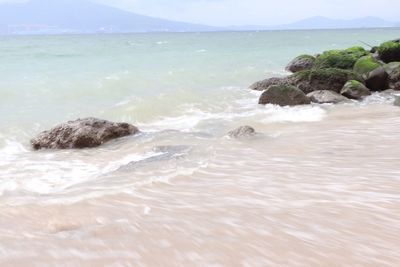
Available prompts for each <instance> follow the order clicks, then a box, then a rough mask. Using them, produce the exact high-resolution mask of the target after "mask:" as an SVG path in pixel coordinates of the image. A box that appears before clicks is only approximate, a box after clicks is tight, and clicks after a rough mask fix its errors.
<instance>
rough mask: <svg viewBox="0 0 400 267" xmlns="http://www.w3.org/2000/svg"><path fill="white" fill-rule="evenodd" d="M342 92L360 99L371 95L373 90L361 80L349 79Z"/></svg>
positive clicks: (346, 95) (349, 96)
mask: <svg viewBox="0 0 400 267" xmlns="http://www.w3.org/2000/svg"><path fill="white" fill-rule="evenodd" d="M341 94H342V95H344V96H345V97H348V98H350V99H355V100H359V99H361V98H363V97H365V96H369V95H371V92H370V91H369V90H368V88H367V87H365V85H364V84H362V83H360V82H359V81H354V80H353V81H348V82H347V83H346V84H345V85H344V86H343V89H342V91H341Z"/></svg>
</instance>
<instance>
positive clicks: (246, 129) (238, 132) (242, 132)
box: [228, 125, 256, 138]
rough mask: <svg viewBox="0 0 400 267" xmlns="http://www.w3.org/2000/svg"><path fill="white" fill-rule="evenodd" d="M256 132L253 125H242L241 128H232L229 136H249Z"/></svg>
mask: <svg viewBox="0 0 400 267" xmlns="http://www.w3.org/2000/svg"><path fill="white" fill-rule="evenodd" d="M255 133H256V130H254V128H253V127H251V126H247V125H246V126H240V127H239V128H237V129H235V130H232V131H230V132H229V133H228V136H229V137H230V138H240V137H248V136H252V135H254V134H255Z"/></svg>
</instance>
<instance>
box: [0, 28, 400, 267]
mask: <svg viewBox="0 0 400 267" xmlns="http://www.w3.org/2000/svg"><path fill="white" fill-rule="evenodd" d="M399 36H400V29H368V30H367V29H360V30H328V31H322V30H321V31H276V32H231V33H229V32H226V33H160V34H130V35H65V36H1V37H0V58H1V63H0V122H1V123H0V266H2V267H3V266H4V267H5V266H12V267H18V266H40V267H42V266H112V267H114V266H207V267H210V266H251V267H256V266H363V267H364V266H380V267H382V266H398V265H399V263H400V260H399V259H400V249H399V248H400V213H399V211H400V195H399V192H400V168H399V167H398V161H399V159H400V150H399V149H397V147H398V146H399V141H398V129H399V127H400V109H399V108H398V107H395V106H393V105H392V103H393V100H394V96H393V95H389V94H373V95H372V96H370V97H368V98H366V99H365V100H364V101H362V102H351V103H346V104H340V105H335V106H334V105H310V106H300V107H283V108H282V107H276V106H272V105H267V106H259V105H257V102H258V97H259V95H260V92H252V91H250V90H249V89H248V86H249V85H250V84H251V83H253V82H255V81H257V80H261V79H263V78H267V77H272V76H282V75H286V74H287V73H286V72H285V71H284V67H285V64H286V63H287V62H288V61H290V60H291V59H292V58H294V57H295V56H297V55H299V54H303V53H308V54H317V53H320V52H322V51H324V50H328V49H336V48H346V47H349V46H353V45H362V46H365V43H367V44H371V45H377V44H379V43H380V42H383V41H386V40H390V39H394V38H399ZM87 116H93V117H99V118H104V119H109V120H112V121H125V122H129V123H132V124H134V125H136V126H138V127H139V128H140V129H141V131H142V133H141V134H139V135H136V136H131V137H126V138H122V139H120V140H117V141H113V142H109V143H107V144H106V145H104V146H102V147H100V148H95V149H86V150H72V151H39V152H35V151H32V149H31V148H30V143H29V140H30V139H31V138H32V137H34V136H35V135H36V134H38V133H39V132H41V131H43V130H46V129H49V128H51V127H52V126H54V125H56V124H57V123H60V122H64V121H67V120H70V119H76V118H83V117H87ZM240 125H251V126H253V127H254V128H255V129H256V130H257V132H258V134H257V135H256V136H255V137H252V138H245V139H240V140H233V139H229V138H227V137H226V133H227V132H229V131H230V130H232V129H234V128H236V127H238V126H240Z"/></svg>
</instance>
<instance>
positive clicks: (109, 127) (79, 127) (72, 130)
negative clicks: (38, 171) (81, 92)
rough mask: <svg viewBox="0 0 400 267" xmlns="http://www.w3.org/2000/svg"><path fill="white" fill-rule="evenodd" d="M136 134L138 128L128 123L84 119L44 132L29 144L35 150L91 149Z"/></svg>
mask: <svg viewBox="0 0 400 267" xmlns="http://www.w3.org/2000/svg"><path fill="white" fill-rule="evenodd" d="M137 132H139V130H138V128H136V127H135V126H133V125H131V124H128V123H114V122H110V121H106V120H100V119H96V118H85V119H78V120H75V121H69V122H66V123H62V124H60V125H58V126H56V127H54V128H53V129H51V130H49V131H44V132H42V133H40V134H39V135H38V136H37V137H36V138H34V139H32V140H31V144H32V147H33V149H35V150H39V149H73V148H91V147H97V146H100V145H101V144H103V143H105V142H107V141H110V140H112V139H116V138H120V137H123V136H127V135H132V134H136V133H137Z"/></svg>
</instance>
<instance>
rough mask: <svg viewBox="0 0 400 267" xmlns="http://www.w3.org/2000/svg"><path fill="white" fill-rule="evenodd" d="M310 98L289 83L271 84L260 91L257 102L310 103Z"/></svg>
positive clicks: (281, 104) (276, 103)
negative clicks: (262, 91)
mask: <svg viewBox="0 0 400 267" xmlns="http://www.w3.org/2000/svg"><path fill="white" fill-rule="evenodd" d="M310 103H311V102H310V99H308V97H307V96H306V95H305V94H304V93H303V92H302V91H301V90H300V89H298V88H296V87H295V86H291V85H273V86H270V87H269V88H268V89H267V90H265V91H264V93H262V95H261V96H260V100H259V104H262V105H266V104H274V105H279V106H296V105H306V104H310Z"/></svg>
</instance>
